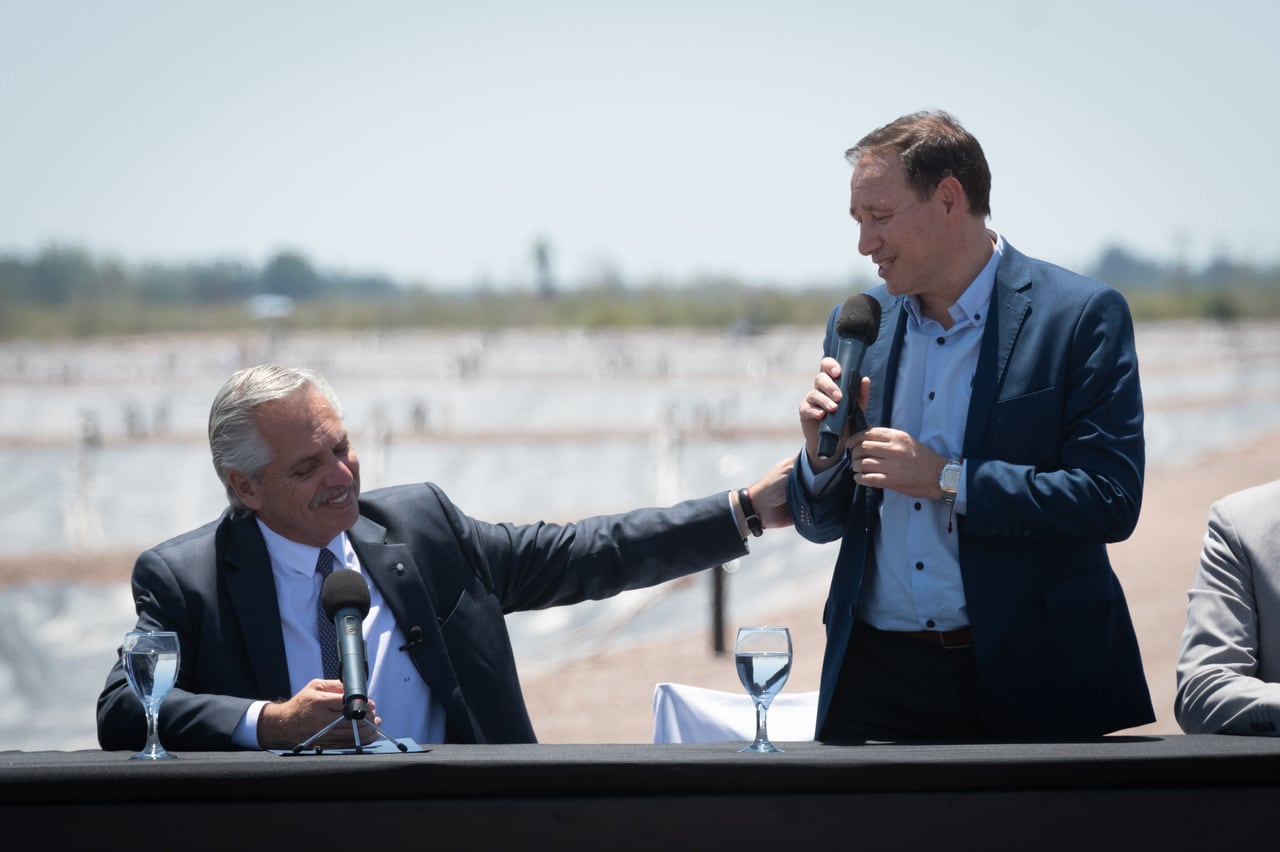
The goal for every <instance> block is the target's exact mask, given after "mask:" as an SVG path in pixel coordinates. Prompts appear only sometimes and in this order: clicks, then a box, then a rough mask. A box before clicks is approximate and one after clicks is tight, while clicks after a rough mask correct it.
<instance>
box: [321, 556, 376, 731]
mask: <svg viewBox="0 0 1280 852" xmlns="http://www.w3.org/2000/svg"><path fill="white" fill-rule="evenodd" d="M320 606H321V607H322V608H323V609H324V615H325V618H327V619H329V620H330V621H332V622H333V628H334V631H335V632H336V633H337V635H338V666H339V670H340V671H341V672H342V715H343V716H345V717H346V718H348V719H363V718H364V717H365V714H366V713H367V712H368V711H369V691H368V690H369V661H368V658H367V655H366V653H365V645H364V617H365V616H366V615H368V614H369V587H368V586H367V585H365V582H364V577H362V576H361V575H360V574H359V573H358V572H356V571H334V572H333V573H332V574H330V575H329V576H328V577H326V578H325V581H324V585H323V586H321V587H320Z"/></svg>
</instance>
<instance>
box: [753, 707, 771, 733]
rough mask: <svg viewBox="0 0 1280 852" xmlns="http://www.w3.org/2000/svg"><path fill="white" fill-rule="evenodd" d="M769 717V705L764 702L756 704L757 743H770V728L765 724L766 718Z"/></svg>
mask: <svg viewBox="0 0 1280 852" xmlns="http://www.w3.org/2000/svg"><path fill="white" fill-rule="evenodd" d="M768 715H769V705H768V704H765V703H764V702H763V701H757V702H756V742H758V743H765V742H768V741H769V727H768V725H767V724H766V723H765V719H766V717H767V716H768Z"/></svg>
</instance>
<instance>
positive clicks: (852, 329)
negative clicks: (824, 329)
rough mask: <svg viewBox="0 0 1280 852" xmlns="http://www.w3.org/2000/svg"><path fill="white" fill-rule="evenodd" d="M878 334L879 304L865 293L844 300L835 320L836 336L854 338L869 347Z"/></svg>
mask: <svg viewBox="0 0 1280 852" xmlns="http://www.w3.org/2000/svg"><path fill="white" fill-rule="evenodd" d="M879 333H880V303H879V302H877V301H876V300H875V299H874V298H872V297H871V296H868V295H867V294H866V293H858V294H857V295H856V296H850V297H849V298H847V299H845V300H844V304H843V305H842V306H841V307H840V316H838V317H837V318H836V335H837V336H839V337H854V338H857V339H858V340H861V341H862V342H863V343H865V344H867V345H868V346H870V345H871V344H872V343H875V342H876V335H878V334H879Z"/></svg>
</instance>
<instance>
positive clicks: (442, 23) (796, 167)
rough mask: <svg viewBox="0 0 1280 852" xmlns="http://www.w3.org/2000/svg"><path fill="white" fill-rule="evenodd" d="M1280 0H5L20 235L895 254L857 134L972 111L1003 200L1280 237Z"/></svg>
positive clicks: (158, 248) (1115, 237)
mask: <svg viewBox="0 0 1280 852" xmlns="http://www.w3.org/2000/svg"><path fill="white" fill-rule="evenodd" d="M1277 24H1280V3H1275V2H1273V0H1215V2H1204V0H1196V2H1185V0H1150V2H1139V0H1073V2H1070V3H1051V2H1047V0H964V2H942V0H895V2H866V0H831V2H828V0H787V1H786V2H761V0H701V1H699V0H684V1H683V2H669V0H645V2H643V3H641V2H634V0H633V2H609V0H595V2H588V0H582V2H577V0H541V2H534V1H533V0H530V2H499V0H465V2H464V0H459V2H448V3H446V2H431V0H422V2H377V0H373V2H365V3H358V4H357V3H339V2H330V0H307V2H292V0H274V1H273V2H260V0H251V1H249V2H246V0H219V2H216V3H182V2H172V0H112V2H109V3H104V2H92V0H85V2H69V0H41V2H38V3H37V2H26V0H0V254H4V253H9V254H19V255H34V254H35V253H36V252H39V251H41V250H43V249H44V248H46V247H48V246H51V245H72V246H78V247H82V248H85V249H88V250H89V251H91V252H93V253H94V254H96V255H100V256H107V257H111V258H115V259H119V260H121V261H123V262H126V263H151V262H159V263H187V262H205V261H214V260H233V261H240V262H245V263H250V264H261V263H265V262H266V261H267V260H269V259H270V258H271V257H272V256H273V255H275V254H276V253H278V252H280V251H297V252H301V253H302V254H303V255H304V256H305V257H307V258H308V259H309V260H310V261H311V262H312V264H314V265H315V266H316V267H318V268H321V269H324V270H328V271H341V272H347V273H353V274H377V275H385V276H388V277H391V278H393V279H395V280H397V281H401V282H404V283H411V284H420V285H426V286H431V287H436V288H441V289H445V288H449V289H455V288H466V287H470V286H473V285H475V284H478V283H482V284H486V285H488V286H495V287H499V288H502V287H508V286H511V287H522V286H527V285H529V284H530V283H531V282H532V281H533V279H534V275H535V264H534V249H533V246H534V245H535V244H536V243H537V242H538V241H540V240H542V241H545V242H546V244H547V245H548V246H549V248H550V258H551V265H552V270H553V272H554V274H555V277H556V279H557V281H558V282H559V283H561V284H563V285H565V286H574V285H580V284H585V283H590V282H594V281H599V280H601V279H604V278H621V279H622V280H623V281H626V282H643V281H649V280H666V281H671V282H679V281H690V280H697V279H700V278H703V277H708V276H714V277H721V276H731V277H734V278H736V279H738V280H742V281H746V282H749V283H758V284H773V285H787V286H802V285H808V284H826V285H829V284H832V283H839V282H842V281H846V280H856V279H858V278H859V277H860V276H861V277H866V278H868V279H869V278H870V277H871V276H872V275H873V273H874V270H873V269H872V267H871V264H870V261H869V260H867V259H866V258H862V257H860V256H859V255H858V253H857V231H856V226H855V225H854V224H853V222H852V221H851V220H850V218H849V215H848V181H849V176H850V167H849V165H848V164H847V163H846V162H845V161H844V156H843V154H844V151H845V150H846V149H847V148H848V147H850V146H851V145H852V144H853V143H854V142H856V141H857V140H858V139H859V138H860V137H861V136H862V135H863V134H865V133H866V132H868V131H869V130H872V129H874V128H875V127H877V126H880V125H882V124H885V123H886V122H888V121H891V120H892V119H894V118H896V117H898V116H900V115H903V114H905V113H909V112H913V111H916V110H919V109H932V108H939V109H945V110H947V111H949V112H951V113H953V114H954V115H955V116H957V117H958V118H959V119H960V121H961V122H962V123H963V124H964V125H965V126H966V127H967V128H968V129H969V130H971V131H972V132H973V133H974V134H975V135H976V136H977V138H978V139H979V140H980V142H981V143H982V145H983V147H984V149H985V151H986V153H987V158H988V160H989V161H990V163H991V167H992V172H993V176H994V180H993V189H992V208H993V217H992V220H991V225H992V227H994V228H996V229H998V230H999V231H1000V232H1001V233H1002V234H1003V235H1004V236H1005V238H1006V239H1007V240H1008V241H1009V242H1010V243H1011V244H1013V245H1015V246H1016V247H1017V248H1019V249H1021V250H1022V251H1024V252H1026V253H1029V254H1032V255H1035V256H1038V257H1041V258H1044V259H1046V260H1051V261H1054V262H1056V263H1059V264H1062V265H1065V266H1069V267H1074V268H1084V267H1087V266H1089V265H1090V264H1092V263H1093V262H1094V261H1095V260H1096V258H1097V256H1098V255H1099V253H1100V252H1101V251H1102V250H1103V249H1104V248H1106V247H1108V246H1113V245H1119V246H1123V247H1125V248H1126V249H1128V250H1130V251H1132V252H1134V253H1137V254H1139V255H1141V256H1144V257H1148V258H1150V259H1153V260H1158V261H1161V262H1168V261H1180V262H1185V263H1188V264H1190V265H1192V266H1193V267H1194V266H1196V265H1199V264H1203V263H1206V262H1208V261H1209V260H1210V259H1212V258H1214V257H1216V256H1219V255H1222V254H1229V255H1231V256H1233V257H1234V258H1236V259H1237V260H1241V261H1245V262H1254V263H1265V264H1274V263H1277V262H1280V218H1278V217H1277V216H1276V214H1275V212H1274V205H1275V200H1276V198H1277V196H1278V195H1280V193H1277V189H1278V188H1280V179H1278V178H1277V169H1276V166H1275V162H1276V159H1277V156H1278V152H1280V110H1277V109H1276V108H1275V97H1276V95H1275V90H1276V88H1277V83H1280V49H1277V48H1276V46H1275V41H1274V39H1275V33H1276V32H1277V29H1278V27H1277Z"/></svg>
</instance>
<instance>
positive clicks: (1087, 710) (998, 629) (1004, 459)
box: [788, 242, 1155, 739]
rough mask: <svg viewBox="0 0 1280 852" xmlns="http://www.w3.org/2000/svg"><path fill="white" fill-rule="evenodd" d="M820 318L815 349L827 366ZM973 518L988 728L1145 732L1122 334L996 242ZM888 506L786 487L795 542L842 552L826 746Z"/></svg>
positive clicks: (833, 602) (961, 531) (1135, 470)
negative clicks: (1129, 565) (1126, 575)
mask: <svg viewBox="0 0 1280 852" xmlns="http://www.w3.org/2000/svg"><path fill="white" fill-rule="evenodd" d="M871 295H872V296H873V297H875V298H876V299H878V300H879V301H880V303H881V308H882V316H881V325H880V331H879V334H878V336H877V339H876V342H875V343H874V344H872V346H871V347H869V349H868V350H867V354H866V356H865V358H864V361H863V365H862V366H863V370H862V371H863V374H864V375H867V376H870V377H871V396H870V400H869V403H868V410H867V421H868V423H869V424H870V425H873V426H875V425H891V424H889V413H890V412H891V411H892V410H893V394H894V390H895V388H894V384H895V380H896V376H897V369H896V368H897V364H898V353H899V350H900V348H901V345H902V339H903V334H904V330H905V328H906V320H907V314H906V310H905V309H904V307H903V300H902V299H901V298H894V297H892V296H890V295H889V294H888V293H887V291H886V290H885V289H884V287H883V286H882V287H879V288H877V289H875V290H873V291H872V293H871ZM838 312H839V309H838V308H837V309H836V310H833V311H832V314H831V318H830V321H829V323H828V326H827V336H826V342H825V345H824V348H825V352H826V354H828V355H830V354H833V352H834V350H835V340H836V335H835V321H836V317H837V315H838ZM964 460H965V471H966V472H965V476H966V483H965V485H966V489H967V513H966V514H965V515H963V516H958V517H957V535H958V543H959V554H960V572H961V577H962V580H963V583H964V591H965V600H966V604H967V606H968V613H969V621H970V625H971V627H972V631H973V645H974V652H975V654H976V656H977V664H978V672H979V680H980V687H981V701H982V716H983V720H984V724H985V725H986V727H987V729H988V730H989V731H992V732H993V733H995V734H998V735H1001V736H1009V737H1022V736H1026V737H1048V736H1094V735H1100V734H1103V733H1107V732H1110V731H1114V730H1118V729H1121V728H1127V727H1132V726H1136V725H1141V724H1145V723H1147V722H1151V721H1154V718H1155V716H1154V713H1153V711H1152V707H1151V698H1150V694H1149V693H1148V690H1147V684H1146V679H1145V676H1144V673H1143V668H1142V660H1141V658H1140V655H1139V651H1138V644H1137V639H1136V637H1135V635H1134V631H1133V625H1132V622H1131V621H1130V618H1129V611H1128V607H1127V605H1126V604H1125V600H1124V594H1123V592H1122V591H1121V588H1120V583H1119V581H1118V580H1117V578H1116V576H1115V574H1114V572H1113V571H1112V569H1111V563H1110V561H1109V559H1108V557H1107V550H1106V544H1107V543H1108V542H1114V541H1121V540H1123V539H1125V538H1127V537H1128V536H1129V535H1130V533H1132V532H1133V529H1134V526H1135V525H1136V524H1137V520H1138V510H1139V507H1140V505H1141V502H1142V478H1143V469H1144V464H1145V451H1144V443H1143V434H1142V392H1141V388H1140V385H1139V381H1138V362H1137V355H1136V352H1135V347H1134V338H1133V321H1132V318H1131V316H1130V313H1129V308H1128V305H1127V304H1126V303H1125V301H1124V298H1123V297H1122V296H1121V295H1120V294H1119V293H1117V292H1116V291H1115V290H1112V289H1110V288H1108V287H1106V286H1104V285H1102V284H1100V283H1099V282H1097V281H1094V280H1091V279H1089V278H1086V277H1083V276H1080V275H1077V274H1075V273H1072V272H1069V271H1067V270H1065V269H1062V268H1059V267H1056V266H1053V265H1051V264H1047V263H1043V262H1041V261H1037V260H1034V259H1032V258H1029V257H1027V256H1025V255H1023V254H1021V253H1020V252H1018V251H1017V250H1015V249H1014V248H1013V247H1012V246H1010V245H1009V244H1008V243H1007V242H1006V244H1005V249H1004V253H1003V256H1002V258H1001V260H1000V264H999V266H998V268H997V270H996V281H995V290H994V292H993V294H992V298H991V305H990V309H989V315H988V317H987V322H986V327H985V330H984V333H983V339H982V345H981V350H980V353H979V356H978V365H977V371H976V374H975V376H974V381H973V396H972V400H971V402H970V405H969V414H968V420H967V422H966V424H965V433H964ZM882 495H883V492H881V491H879V490H878V489H871V488H865V487H861V486H855V484H854V482H853V475H852V473H845V474H842V475H841V476H840V477H839V479H838V480H837V482H835V483H832V484H831V486H830V487H828V488H827V489H826V491H825V493H823V494H822V495H820V496H816V497H815V496H814V495H810V494H809V493H807V491H806V489H805V488H804V486H803V484H802V483H801V481H800V479H799V476H798V470H797V472H795V473H793V474H792V479H791V481H790V482H789V483H788V499H789V504H790V508H791V512H792V516H793V519H794V521H795V524H796V529H797V530H798V531H799V532H800V533H801V534H802V535H804V536H805V537H806V538H809V539H811V540H813V541H820V542H821V541H831V540H834V539H836V538H838V537H841V536H843V542H842V544H841V548H840V553H839V556H838V557H837V561H836V566H835V571H834V574H833V576H832V580H831V589H830V593H829V595H828V600H827V604H826V612H825V616H824V618H825V623H826V627H827V646H826V653H825V656H824V659H823V666H822V681H821V687H820V693H819V701H818V721H817V736H818V738H819V739H822V738H823V737H824V726H825V724H826V720H827V713H828V710H829V709H830V703H831V697H832V693H833V691H834V688H835V684H836V680H837V678H838V677H839V675H840V669H841V665H842V663H843V661H844V655H845V649H846V647H847V645H848V641H849V635H850V631H851V630H852V627H853V622H854V618H855V613H856V612H857V608H858V597H859V593H860V591H861V588H862V581H863V575H864V572H865V571H866V570H868V566H870V565H872V564H873V559H874V557H873V550H872V542H873V539H874V537H875V536H876V535H878V534H879V532H880V530H879V511H878V510H879V502H880V499H881V497H882Z"/></svg>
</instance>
